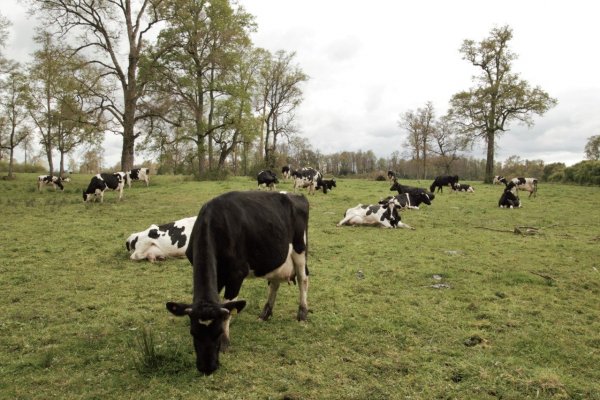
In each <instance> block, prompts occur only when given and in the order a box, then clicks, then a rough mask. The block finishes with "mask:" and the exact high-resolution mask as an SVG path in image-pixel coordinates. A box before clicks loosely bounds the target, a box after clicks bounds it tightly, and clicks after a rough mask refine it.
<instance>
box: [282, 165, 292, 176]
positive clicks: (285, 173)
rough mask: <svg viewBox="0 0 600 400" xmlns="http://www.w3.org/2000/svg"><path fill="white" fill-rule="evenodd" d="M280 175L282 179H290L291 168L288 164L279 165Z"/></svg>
mask: <svg viewBox="0 0 600 400" xmlns="http://www.w3.org/2000/svg"><path fill="white" fill-rule="evenodd" d="M281 176H282V177H283V179H290V178H291V177H292V168H291V167H290V166H289V165H284V166H283V167H281Z"/></svg>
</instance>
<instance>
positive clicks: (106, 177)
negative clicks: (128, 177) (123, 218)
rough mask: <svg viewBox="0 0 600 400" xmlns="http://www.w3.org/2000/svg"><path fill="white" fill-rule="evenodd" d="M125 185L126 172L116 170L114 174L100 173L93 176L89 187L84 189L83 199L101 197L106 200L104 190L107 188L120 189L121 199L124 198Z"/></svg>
mask: <svg viewBox="0 0 600 400" xmlns="http://www.w3.org/2000/svg"><path fill="white" fill-rule="evenodd" d="M123 186H125V173H124V172H115V173H113V174H106V173H102V174H98V175H95V176H93V177H92V179H91V180H90V184H89V185H88V188H87V189H86V190H84V191H83V201H84V202H85V201H90V200H91V199H94V200H95V199H97V198H98V196H99V197H100V202H101V203H102V202H103V201H104V192H105V191H106V190H107V189H110V190H117V191H119V200H121V199H122V198H123Z"/></svg>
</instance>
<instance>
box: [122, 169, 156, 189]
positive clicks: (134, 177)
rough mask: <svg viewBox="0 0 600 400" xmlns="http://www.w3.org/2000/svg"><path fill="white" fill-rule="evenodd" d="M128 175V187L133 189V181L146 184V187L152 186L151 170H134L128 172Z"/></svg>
mask: <svg viewBox="0 0 600 400" xmlns="http://www.w3.org/2000/svg"><path fill="white" fill-rule="evenodd" d="M125 175H126V180H127V186H128V187H129V188H130V189H131V181H143V182H146V187H148V185H149V184H150V178H149V177H148V175H150V169H149V168H134V169H132V170H131V171H128V172H127V174H125Z"/></svg>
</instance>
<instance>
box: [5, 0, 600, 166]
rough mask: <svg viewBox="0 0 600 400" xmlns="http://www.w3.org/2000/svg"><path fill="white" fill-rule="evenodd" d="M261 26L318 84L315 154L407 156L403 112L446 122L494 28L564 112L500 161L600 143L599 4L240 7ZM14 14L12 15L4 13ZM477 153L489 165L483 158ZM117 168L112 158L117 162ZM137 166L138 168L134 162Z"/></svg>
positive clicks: (389, 1)
mask: <svg viewBox="0 0 600 400" xmlns="http://www.w3.org/2000/svg"><path fill="white" fill-rule="evenodd" d="M240 3H241V4H242V5H243V6H244V7H245V8H246V10H247V11H248V12H249V13H250V14H252V15H254V16H255V17H256V22H257V24H258V30H257V32H256V33H255V34H253V40H254V44H255V45H256V46H257V47H263V48H266V49H268V50H270V51H272V52H275V51H277V50H285V51H287V52H296V58H295V60H296V63H297V64H298V66H299V67H300V68H301V69H302V70H303V71H304V72H305V73H306V74H307V75H308V76H309V77H310V79H309V81H308V82H307V83H306V84H305V85H304V86H303V92H304V101H303V103H302V105H301V106H300V107H299V108H298V111H297V125H298V126H299V128H300V129H301V135H302V136H303V137H306V138H307V139H308V140H309V142H310V143H311V144H312V146H313V148H314V149H315V150H319V151H320V152H321V153H323V154H329V153H334V152H338V151H342V150H350V151H357V150H363V151H366V150H373V151H374V152H375V154H376V155H377V156H379V157H388V156H389V155H390V154H391V153H392V152H393V151H400V152H401V153H404V152H405V150H406V149H405V147H404V146H403V143H404V135H405V133H404V132H403V131H402V130H401V129H400V128H399V127H398V121H399V119H400V115H401V114H402V113H404V112H406V111H409V110H416V109H417V108H419V107H423V106H424V105H425V103H426V102H427V101H431V102H432V103H433V105H434V108H435V111H436V114H437V116H441V115H443V114H445V112H446V110H447V107H448V102H449V100H450V98H451V97H452V95H453V94H455V93H457V92H459V91H462V90H466V89H468V88H469V87H471V86H472V81H471V76H472V75H474V74H476V73H478V71H477V70H476V69H475V68H474V67H473V66H471V65H469V63H468V62H466V61H464V60H462V59H461V55H460V53H459V52H458V49H459V48H460V46H461V44H462V42H463V40H465V39H473V40H475V41H480V40H482V39H484V38H487V37H488V36H489V32H490V30H491V29H492V28H494V27H501V26H504V25H509V26H510V27H511V28H512V29H513V36H514V37H513V40H512V41H511V42H510V43H509V46H510V49H511V50H512V51H513V52H514V53H516V54H517V55H518V56H519V58H518V59H517V60H516V61H515V62H514V71H515V72H517V73H519V74H520V75H521V77H522V78H523V79H525V80H527V81H528V82H529V83H530V85H531V86H540V87H541V88H542V89H544V90H545V91H547V92H548V93H549V94H550V95H551V96H552V97H555V98H557V99H558V105H557V106H556V107H554V108H553V109H551V110H550V111H549V112H547V113H546V114H545V115H544V116H542V117H536V118H535V125H534V127H532V128H527V127H524V126H520V125H517V124H513V125H511V126H510V131H508V132H506V133H505V134H503V135H502V136H501V137H500V138H499V140H497V146H498V149H497V156H496V160H498V161H504V160H505V159H506V158H507V157H509V156H511V155H518V156H520V157H521V158H522V159H530V160H532V159H542V160H544V161H545V162H546V163H551V162H565V163H566V164H567V165H572V164H574V163H576V162H579V161H581V160H582V159H583V148H584V146H585V144H586V142H587V138H588V137H590V136H592V135H598V134H600V51H599V45H600V24H598V23H597V16H598V7H596V4H595V2H594V1H588V0H572V1H569V2H566V1H554V0H550V1H543V0H526V1H523V0H504V1H502V2H500V3H498V2H486V1H481V0H473V1H470V0H454V1H447V0H430V1H426V2H425V1H413V2H406V1H401V0H380V1H373V2H370V3H368V2H364V1H361V2H359V1H355V0H303V1H298V0H240ZM5 5H6V6H5ZM0 12H1V13H2V14H3V15H4V16H6V17H8V18H9V19H11V20H12V21H13V24H14V25H13V28H12V32H11V37H10V40H9V43H8V46H7V48H6V49H5V51H6V53H7V55H8V56H10V57H12V58H16V59H21V60H25V59H27V58H28V55H29V54H30V53H31V51H32V45H31V40H30V38H31V36H32V34H33V26H34V23H33V22H32V21H30V20H27V19H26V16H25V15H24V12H23V11H22V6H20V5H18V2H17V0H2V8H1V11H0ZM111 136H112V135H110V136H109V137H107V140H106V141H105V145H106V151H105V158H106V159H107V162H106V165H113V164H114V163H116V162H117V161H118V160H119V159H120V153H121V148H120V140H119V137H114V136H112V137H111ZM472 155H473V156H474V157H476V158H485V153H484V152H483V150H481V149H475V150H474V151H473V153H472ZM113 160H114V161H113ZM137 161H141V159H140V157H139V156H137Z"/></svg>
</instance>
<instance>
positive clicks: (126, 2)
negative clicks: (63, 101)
mask: <svg viewBox="0 0 600 400" xmlns="http://www.w3.org/2000/svg"><path fill="white" fill-rule="evenodd" d="M163 2H165V0H139V1H136V0H118V1H115V0H36V1H34V2H32V4H33V7H34V10H35V11H36V12H37V13H38V15H40V16H41V17H43V18H44V19H45V21H46V22H47V27H48V28H51V27H52V28H55V29H57V31H58V32H57V33H59V34H60V35H67V36H68V35H76V37H75V38H74V40H75V42H76V43H77V48H76V49H75V51H76V52H82V53H86V55H89V59H90V63H92V64H94V65H96V66H98V67H100V68H102V69H103V74H106V75H108V76H111V77H113V78H114V79H115V80H116V82H118V84H119V85H120V91H121V98H120V99H117V98H115V97H114V96H112V93H109V92H102V93H100V92H99V93H97V95H99V96H101V97H102V98H103V100H104V106H105V108H106V110H107V111H108V112H109V113H110V114H111V115H112V117H113V118H114V120H115V121H116V124H117V126H118V127H119V128H118V129H117V130H116V133H118V134H120V135H122V136H123V149H122V152H121V168H122V169H123V170H129V169H131V167H132V166H133V163H134V145H135V140H136V139H137V138H138V137H139V136H140V134H141V133H140V132H136V131H135V123H136V121H138V120H140V119H143V118H145V117H146V115H144V114H141V113H138V110H137V106H138V101H139V100H140V97H141V96H142V94H143V92H144V87H145V85H146V83H147V82H146V81H144V80H143V79H140V77H139V75H138V73H139V70H138V67H139V62H140V57H141V56H142V52H143V51H144V47H145V45H146V43H147V40H148V39H147V36H150V33H151V31H152V28H154V27H155V26H156V25H157V24H158V22H160V18H159V14H158V13H157V12H156V8H157V7H159V6H160V5H161V4H162V3H163ZM123 35H124V36H125V40H123ZM123 44H124V47H125V51H124V52H123V53H124V56H123V55H122V50H121V45H123Z"/></svg>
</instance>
